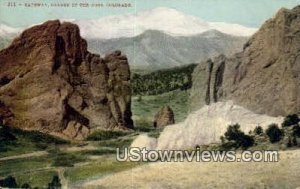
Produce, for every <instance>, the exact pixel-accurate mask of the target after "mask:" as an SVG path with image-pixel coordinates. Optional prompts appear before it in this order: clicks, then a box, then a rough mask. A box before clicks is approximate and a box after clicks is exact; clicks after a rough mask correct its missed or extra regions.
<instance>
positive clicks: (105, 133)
mask: <svg viewBox="0 0 300 189" xmlns="http://www.w3.org/2000/svg"><path fill="white" fill-rule="evenodd" d="M128 134H130V132H126V131H112V130H98V131H96V132H94V133H92V134H90V135H89V136H88V137H87V140H91V141H99V140H109V139H116V138H119V137H121V136H126V135H128Z"/></svg>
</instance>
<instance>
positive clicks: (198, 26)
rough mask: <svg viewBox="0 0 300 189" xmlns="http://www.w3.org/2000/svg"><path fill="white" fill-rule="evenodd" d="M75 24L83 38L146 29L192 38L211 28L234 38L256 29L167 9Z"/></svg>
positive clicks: (127, 34)
mask: <svg viewBox="0 0 300 189" xmlns="http://www.w3.org/2000/svg"><path fill="white" fill-rule="evenodd" d="M74 22H75V23H77V24H78V25H79V26H81V32H82V35H83V36H85V37H86V38H89V39H92V38H96V39H111V38H120V37H134V36H138V35H140V34H142V33H144V32H145V31H147V30H159V31H162V32H164V33H166V34H169V35H172V36H192V35H197V34H201V33H203V32H206V31H209V30H213V29H214V30H218V31H220V32H222V33H225V34H230V35H234V36H251V35H252V34H253V33H254V32H256V30H257V29H256V28H248V27H245V26H242V25H238V24H229V23H223V22H206V21H204V20H202V19H201V18H198V17H196V16H191V15H187V14H185V13H183V12H180V11H178V10H176V9H173V8H166V7H158V8H155V9H151V10H147V11H143V12H138V13H133V14H125V15H116V16H107V17H101V18H99V19H95V20H78V21H74Z"/></svg>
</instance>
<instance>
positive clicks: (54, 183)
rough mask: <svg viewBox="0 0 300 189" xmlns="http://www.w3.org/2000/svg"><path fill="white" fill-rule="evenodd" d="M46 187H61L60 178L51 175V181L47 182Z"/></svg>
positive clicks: (55, 188) (52, 188)
mask: <svg viewBox="0 0 300 189" xmlns="http://www.w3.org/2000/svg"><path fill="white" fill-rule="evenodd" d="M48 189H61V183H60V178H59V177H58V176H57V175H54V176H53V179H52V181H51V182H50V183H49V184H48Z"/></svg>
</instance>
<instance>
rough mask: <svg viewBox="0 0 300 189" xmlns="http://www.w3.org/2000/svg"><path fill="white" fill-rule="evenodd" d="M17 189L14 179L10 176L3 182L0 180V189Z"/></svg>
mask: <svg viewBox="0 0 300 189" xmlns="http://www.w3.org/2000/svg"><path fill="white" fill-rule="evenodd" d="M1 187H4V188H18V185H17V182H16V179H15V178H14V177H12V176H8V177H6V178H5V179H3V180H0V188H1Z"/></svg>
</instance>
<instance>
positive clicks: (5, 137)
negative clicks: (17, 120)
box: [0, 126, 16, 142]
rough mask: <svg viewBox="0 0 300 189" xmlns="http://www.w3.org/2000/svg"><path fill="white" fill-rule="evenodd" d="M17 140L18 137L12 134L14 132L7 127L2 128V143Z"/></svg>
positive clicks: (0, 139)
mask: <svg viewBox="0 0 300 189" xmlns="http://www.w3.org/2000/svg"><path fill="white" fill-rule="evenodd" d="M14 140H16V137H15V136H14V135H13V134H12V131H11V129H10V128H9V127H7V126H0V141H1V142H2V141H5V142H9V141H14Z"/></svg>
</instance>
